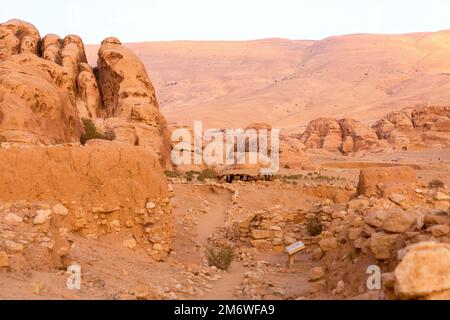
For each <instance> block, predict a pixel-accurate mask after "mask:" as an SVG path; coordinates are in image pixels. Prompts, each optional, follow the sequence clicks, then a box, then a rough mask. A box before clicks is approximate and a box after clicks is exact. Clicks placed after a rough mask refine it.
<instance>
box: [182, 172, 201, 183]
mask: <svg viewBox="0 0 450 320" xmlns="http://www.w3.org/2000/svg"><path fill="white" fill-rule="evenodd" d="M199 175H200V172H198V171H188V172H186V173H185V177H186V180H187V181H189V182H190V181H192V180H194V176H199Z"/></svg>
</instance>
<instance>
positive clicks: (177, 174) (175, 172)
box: [164, 170, 181, 178]
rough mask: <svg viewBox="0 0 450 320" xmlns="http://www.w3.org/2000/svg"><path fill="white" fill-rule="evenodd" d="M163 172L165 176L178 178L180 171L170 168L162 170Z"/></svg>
mask: <svg viewBox="0 0 450 320" xmlns="http://www.w3.org/2000/svg"><path fill="white" fill-rule="evenodd" d="M164 174H165V175H166V177H167V178H179V177H180V176H181V173H180V172H178V171H170V170H166V171H164Z"/></svg>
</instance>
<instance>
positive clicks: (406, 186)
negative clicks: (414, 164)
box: [358, 167, 417, 197]
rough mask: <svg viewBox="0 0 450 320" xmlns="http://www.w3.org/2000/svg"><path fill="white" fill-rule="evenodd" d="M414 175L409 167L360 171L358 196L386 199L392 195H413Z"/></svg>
mask: <svg viewBox="0 0 450 320" xmlns="http://www.w3.org/2000/svg"><path fill="white" fill-rule="evenodd" d="M416 180H417V178H416V173H415V171H414V170H413V169H412V168H410V167H389V168H386V167H376V168H366V169H362V170H361V173H360V176H359V183H358V195H364V196H367V197H372V196H382V197H388V196H389V195H391V194H393V193H397V194H404V195H407V196H410V195H415V187H416Z"/></svg>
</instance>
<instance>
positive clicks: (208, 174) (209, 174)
mask: <svg viewBox="0 0 450 320" xmlns="http://www.w3.org/2000/svg"><path fill="white" fill-rule="evenodd" d="M218 176H219V174H218V173H217V172H216V171H215V170H213V169H205V170H203V171H202V172H201V173H200V175H199V176H198V178H197V179H198V180H199V181H202V182H203V181H205V180H207V179H211V180H212V179H217V177H218Z"/></svg>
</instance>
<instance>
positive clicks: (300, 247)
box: [286, 241, 306, 267]
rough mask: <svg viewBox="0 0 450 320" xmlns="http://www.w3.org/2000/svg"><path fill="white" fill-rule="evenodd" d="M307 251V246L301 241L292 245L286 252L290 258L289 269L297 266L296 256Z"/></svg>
mask: <svg viewBox="0 0 450 320" xmlns="http://www.w3.org/2000/svg"><path fill="white" fill-rule="evenodd" d="M305 249H306V246H305V244H304V243H303V242H301V241H299V242H296V243H294V244H292V245H290V246H289V247H286V252H287V254H288V257H289V267H292V266H294V265H295V255H296V254H297V253H299V252H301V251H303V250H305Z"/></svg>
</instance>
